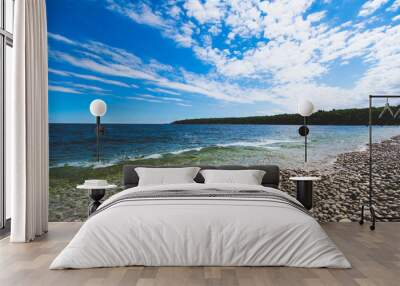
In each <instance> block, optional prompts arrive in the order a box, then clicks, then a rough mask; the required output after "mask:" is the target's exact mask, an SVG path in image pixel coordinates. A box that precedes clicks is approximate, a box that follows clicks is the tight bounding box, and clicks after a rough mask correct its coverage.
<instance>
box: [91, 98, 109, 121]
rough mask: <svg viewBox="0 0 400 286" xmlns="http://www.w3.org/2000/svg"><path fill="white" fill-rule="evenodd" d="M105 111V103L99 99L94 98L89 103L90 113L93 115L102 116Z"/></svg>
mask: <svg viewBox="0 0 400 286" xmlns="http://www.w3.org/2000/svg"><path fill="white" fill-rule="evenodd" d="M106 112H107V104H106V103H105V102H104V101H103V100H101V99H95V100H93V101H92V102H91V103H90V113H92V115H93V116H96V117H97V116H103V115H104V114H106Z"/></svg>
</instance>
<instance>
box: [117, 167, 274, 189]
mask: <svg viewBox="0 0 400 286" xmlns="http://www.w3.org/2000/svg"><path fill="white" fill-rule="evenodd" d="M136 167H149V168H151V167H153V168H179V167H184V166H143V165H125V166H124V167H123V178H122V184H123V186H124V188H125V189H128V188H133V187H136V186H137V185H138V183H139V176H138V174H137V173H136V171H135V168H136ZM196 167H199V168H201V169H213V170H215V169H217V170H263V171H265V175H264V177H263V179H262V185H263V186H265V187H271V188H275V189H278V188H279V167H278V166H276V165H254V166H239V165H226V166H196ZM194 180H195V182H197V183H204V178H203V176H202V175H201V174H200V172H199V173H198V174H197V176H196V177H195V178H194Z"/></svg>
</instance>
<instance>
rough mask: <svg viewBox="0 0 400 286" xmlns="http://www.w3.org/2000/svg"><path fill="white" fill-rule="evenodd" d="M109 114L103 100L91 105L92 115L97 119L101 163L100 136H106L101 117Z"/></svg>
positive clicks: (98, 151)
mask: <svg viewBox="0 0 400 286" xmlns="http://www.w3.org/2000/svg"><path fill="white" fill-rule="evenodd" d="M106 112H107V104H106V103H105V102H104V101H103V100H101V99H95V100H93V101H92V102H91V103H90V113H92V115H93V116H95V117H96V158H97V162H99V161H100V135H104V126H101V123H100V117H102V116H104V115H105V114H106Z"/></svg>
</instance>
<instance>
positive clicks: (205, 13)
mask: <svg viewBox="0 0 400 286" xmlns="http://www.w3.org/2000/svg"><path fill="white" fill-rule="evenodd" d="M183 6H184V8H185V9H186V11H187V15H188V16H190V17H194V18H195V19H196V20H197V21H198V22H199V23H200V24H204V23H207V22H218V21H219V20H220V19H221V18H222V17H223V14H224V13H223V10H222V7H221V6H222V1H219V0H206V1H205V2H204V4H203V3H202V2H200V1H199V0H188V1H186V3H185V4H184V5H183Z"/></svg>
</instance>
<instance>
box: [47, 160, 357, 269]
mask: <svg viewBox="0 0 400 286" xmlns="http://www.w3.org/2000/svg"><path fill="white" fill-rule="evenodd" d="M135 167H137V166H132V165H127V166H124V169H123V184H124V185H125V186H126V189H125V190H124V191H121V192H120V193H118V194H116V195H114V196H112V197H110V198H109V199H107V200H106V201H105V202H103V203H102V205H101V206H100V207H99V209H98V210H97V211H96V212H95V213H94V214H93V215H92V216H91V217H89V218H88V220H87V221H86V222H85V223H84V224H83V226H82V227H81V229H80V230H79V231H78V233H77V234H76V235H75V237H74V238H73V239H72V241H71V242H70V243H69V244H68V245H67V246H66V247H65V249H64V250H63V251H62V252H61V253H60V254H59V255H58V256H57V257H56V259H55V260H54V261H53V262H52V264H51V265H50V269H66V268H92V267H117V266H129V265H144V266H292V267H330V268H350V267H351V265H350V263H349V262H348V260H347V259H346V258H345V256H344V255H343V253H342V252H341V251H340V250H339V249H338V248H337V247H336V245H335V244H334V242H333V241H332V240H331V239H330V238H329V237H328V236H327V234H326V233H325V231H324V230H323V229H322V228H321V226H320V225H319V224H318V223H317V221H315V219H314V218H313V217H312V216H311V215H310V214H309V213H308V211H307V210H305V209H304V207H303V206H302V205H301V204H300V203H299V202H298V201H297V200H296V199H294V198H293V197H291V196H289V195H287V194H285V193H283V192H281V191H279V190H278V186H279V168H278V167H277V166H274V165H263V166H249V167H243V166H221V167H215V166H200V168H201V169H207V168H210V169H231V170H242V169H257V170H264V171H265V175H264V176H263V177H262V182H261V183H262V184H261V185H244V184H204V178H202V175H201V174H200V173H199V174H198V175H197V176H196V177H195V179H194V180H195V183H187V184H169V185H155V186H138V182H139V177H138V174H137V173H136V172H135Z"/></svg>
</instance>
